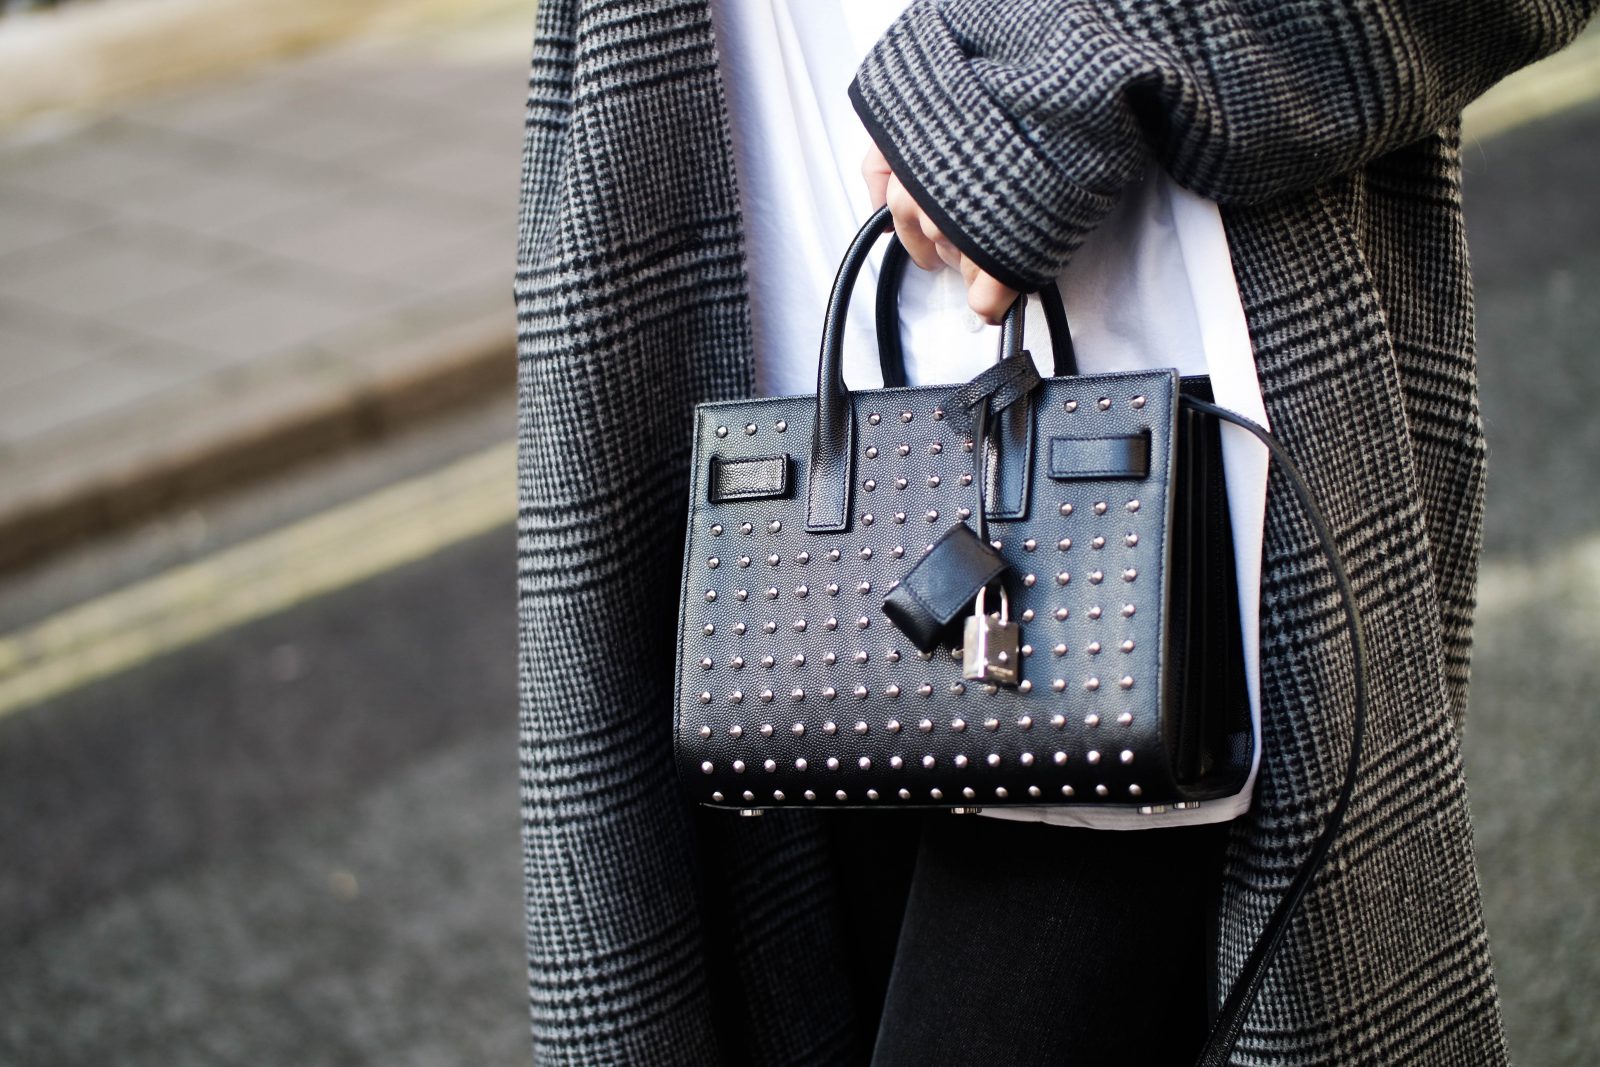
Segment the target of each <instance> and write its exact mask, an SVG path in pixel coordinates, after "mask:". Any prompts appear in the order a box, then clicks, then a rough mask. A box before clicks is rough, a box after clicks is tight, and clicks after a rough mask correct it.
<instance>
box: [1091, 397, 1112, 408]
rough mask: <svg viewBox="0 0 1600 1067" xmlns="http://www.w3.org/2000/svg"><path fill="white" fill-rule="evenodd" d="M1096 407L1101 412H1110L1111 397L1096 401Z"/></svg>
mask: <svg viewBox="0 0 1600 1067" xmlns="http://www.w3.org/2000/svg"><path fill="white" fill-rule="evenodd" d="M1095 406H1096V407H1098V408H1099V409H1100V410H1101V411H1109V410H1110V409H1111V398H1110V397H1109V396H1103V397H1101V398H1100V399H1099V400H1097V401H1095Z"/></svg>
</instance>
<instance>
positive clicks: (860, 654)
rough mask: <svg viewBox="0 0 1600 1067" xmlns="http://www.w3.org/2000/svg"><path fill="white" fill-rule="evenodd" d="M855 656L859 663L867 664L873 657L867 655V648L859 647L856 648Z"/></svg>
mask: <svg viewBox="0 0 1600 1067" xmlns="http://www.w3.org/2000/svg"><path fill="white" fill-rule="evenodd" d="M853 658H854V659H855V661H856V662H857V663H860V664H865V663H866V662H867V661H868V660H870V659H871V658H872V657H871V656H869V655H867V650H866V649H864V648H858V649H856V654H855V656H854V657H853Z"/></svg>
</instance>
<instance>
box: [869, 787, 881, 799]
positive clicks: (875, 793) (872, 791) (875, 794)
mask: <svg viewBox="0 0 1600 1067" xmlns="http://www.w3.org/2000/svg"><path fill="white" fill-rule="evenodd" d="M867 799H868V800H877V799H878V791H877V790H876V789H869V790H867Z"/></svg>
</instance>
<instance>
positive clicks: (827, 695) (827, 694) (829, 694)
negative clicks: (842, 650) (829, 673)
mask: <svg viewBox="0 0 1600 1067" xmlns="http://www.w3.org/2000/svg"><path fill="white" fill-rule="evenodd" d="M830 655H831V653H830ZM838 695H839V691H838V690H837V689H835V688H834V687H833V686H831V685H830V686H825V687H824V688H823V690H822V699H823V700H832V699H833V698H834V697H836V696H838Z"/></svg>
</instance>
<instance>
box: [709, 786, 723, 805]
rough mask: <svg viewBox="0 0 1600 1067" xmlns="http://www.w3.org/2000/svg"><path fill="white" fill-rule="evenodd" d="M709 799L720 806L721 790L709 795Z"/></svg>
mask: <svg viewBox="0 0 1600 1067" xmlns="http://www.w3.org/2000/svg"><path fill="white" fill-rule="evenodd" d="M711 799H712V800H714V801H716V802H717V803H718V804H721V803H722V800H723V797H722V790H720V789H718V790H717V791H715V792H714V793H712V794H711Z"/></svg>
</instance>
